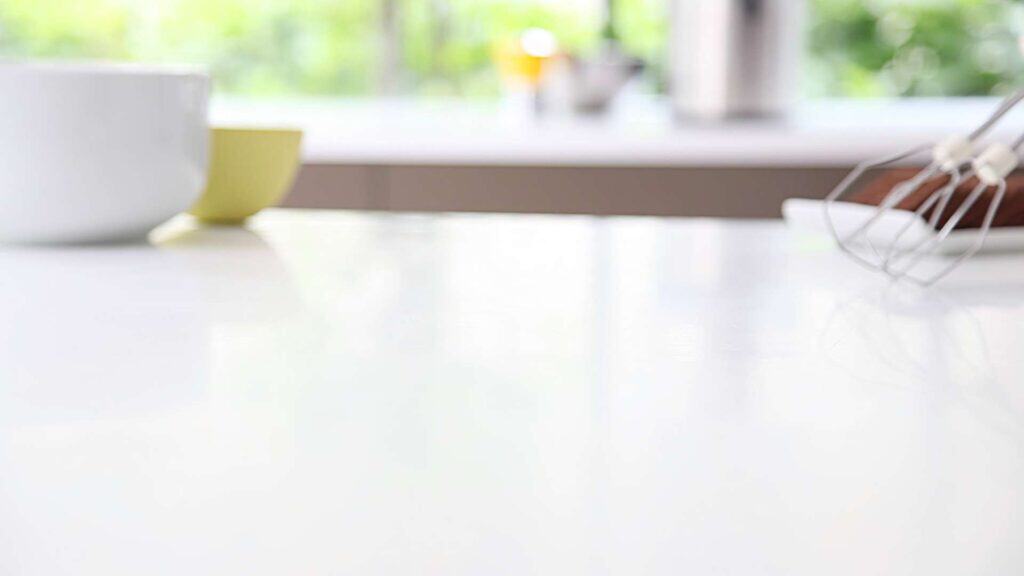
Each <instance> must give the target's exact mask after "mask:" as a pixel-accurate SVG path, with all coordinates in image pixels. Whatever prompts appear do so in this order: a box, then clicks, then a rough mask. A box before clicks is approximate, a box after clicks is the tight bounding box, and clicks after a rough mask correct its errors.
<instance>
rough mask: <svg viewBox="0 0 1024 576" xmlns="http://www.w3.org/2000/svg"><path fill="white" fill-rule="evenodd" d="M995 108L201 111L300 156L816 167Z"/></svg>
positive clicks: (362, 106) (966, 103) (852, 159)
mask: <svg viewBox="0 0 1024 576" xmlns="http://www.w3.org/2000/svg"><path fill="white" fill-rule="evenodd" d="M995 105H996V101H995V100H992V99H911V100H903V101H852V100H824V101H814V102H808V103H805V104H803V105H802V106H801V107H799V108H798V109H797V110H796V111H795V112H794V113H793V114H792V115H791V117H790V118H788V119H785V120H778V121H753V120H745V121H732V122H725V123H717V124H708V123H704V124H699V123H681V122H673V121H672V119H671V114H670V113H669V105H668V103H667V102H665V101H663V100H657V99H648V98H640V97H632V98H630V99H628V100H626V101H624V102H623V104H622V105H621V106H619V107H618V108H617V109H616V110H615V111H614V112H613V113H611V114H609V115H607V116H606V117H602V118H546V119H538V118H537V117H535V116H532V115H531V114H529V113H528V112H527V111H526V110H525V107H520V108H516V107H514V106H509V105H502V104H480V103H467V102H458V101H421V100H367V101H358V100H341V101H311V100H299V101H284V102H265V101H264V102H256V101H241V100H217V101H216V102H215V103H214V106H213V110H212V113H211V116H212V120H213V123H214V124H215V125H218V124H219V125H289V126H297V127H300V128H303V129H304V130H305V132H306V140H305V151H304V161H305V163H307V164H328V165H330V164H335V165H427V166H446V165H452V166H578V167H586V166H611V167H614V166H622V167H644V166H650V167H748V166H749V167H753V166H757V167H828V166H848V165H852V164H856V163H857V162H859V161H861V160H863V159H865V158H871V157H875V156H880V155H885V154H890V153H892V152H895V151H898V150H900V149H903V148H907V147H910V146H914V145H918V144H921V143H923V142H929V141H933V140H936V139H938V138H941V137H943V136H945V135H947V134H949V133H956V132H963V131H967V130H970V129H971V128H972V127H973V126H975V125H976V124H978V123H980V121H981V120H982V119H983V118H984V117H985V116H986V115H987V114H988V113H989V112H990V111H991V110H992V108H993V107H994V106H995ZM1004 126H1007V127H1017V128H1015V130H1016V129H1021V127H1024V123H1022V122H1020V119H1019V118H1016V119H1014V118H1011V119H1010V120H1009V122H1006V123H1005V124H1004ZM1001 135H1002V134H1001ZM1013 136H1015V134H1013V131H1006V132H1005V137H1006V138H1007V139H1009V138H1012V137H1013Z"/></svg>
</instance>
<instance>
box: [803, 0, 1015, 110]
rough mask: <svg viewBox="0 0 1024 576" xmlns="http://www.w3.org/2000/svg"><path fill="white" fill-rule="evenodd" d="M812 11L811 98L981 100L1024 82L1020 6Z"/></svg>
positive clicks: (826, 0) (915, 4) (979, 3)
mask: <svg viewBox="0 0 1024 576" xmlns="http://www.w3.org/2000/svg"><path fill="white" fill-rule="evenodd" d="M810 8H811V13H810V16H811V17H810V25H809V28H810V29H809V33H808V42H809V50H808V54H809V56H810V58H809V61H808V63H807V67H808V73H807V74H806V75H805V78H806V79H807V83H808V86H807V91H808V92H809V93H810V94H811V95H828V96H854V97H870V96H897V95H898V96H940V95H946V96H964V95H981V94H991V93H999V92H1005V91H1007V90H1008V89H1009V87H1010V86H1016V85H1019V84H1020V82H1021V80H1022V62H1021V54H1020V49H1019V43H1018V40H1017V35H1018V34H1019V33H1021V32H1022V31H1024V27H1022V26H1021V25H1020V21H1021V5H1020V4H1017V3H1015V2H1010V1H1009V0H916V1H914V0H873V1H864V0H812V1H811V5H810Z"/></svg>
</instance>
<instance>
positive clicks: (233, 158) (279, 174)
mask: <svg viewBox="0 0 1024 576" xmlns="http://www.w3.org/2000/svg"><path fill="white" fill-rule="evenodd" d="M301 150H302V131H301V130H290V129H251V128H214V129H213V130H211V134H210V172H209V177H208V178H209V180H208V183H207V187H206V191H205V192H203V195H202V196H201V197H200V198H199V201H197V202H196V203H195V205H193V206H192V208H191V209H189V213H190V214H192V215H193V216H195V217H197V218H199V219H200V220H204V221H207V222H212V223H219V224H238V223H241V222H243V221H245V219H246V218H249V217H250V216H253V215H254V214H256V213H257V212H259V211H260V210H263V209H264V208H269V207H271V206H276V205H277V204H278V203H279V202H280V201H281V200H282V199H283V198H284V195H285V194H286V193H287V192H288V191H289V190H290V189H291V185H292V182H293V181H294V180H295V173H296V171H297V170H298V167H299V161H300V156H301Z"/></svg>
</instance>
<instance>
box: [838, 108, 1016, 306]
mask: <svg viewBox="0 0 1024 576" xmlns="http://www.w3.org/2000/svg"><path fill="white" fill-rule="evenodd" d="M1021 101H1024V90H1021V91H1019V92H1016V93H1014V94H1012V95H1010V96H1009V97H1007V98H1006V99H1005V100H1003V102H1002V103H1001V104H1000V105H999V107H998V108H997V109H996V110H995V111H994V112H993V113H992V115H991V116H989V117H988V119H986V120H985V122H984V123H982V124H981V125H980V126H978V127H977V128H976V129H975V130H974V131H973V132H971V133H970V134H969V135H967V136H961V135H958V136H951V137H949V138H946V139H945V140H942V141H941V142H939V143H937V144H925V145H921V146H917V147H914V148H911V149H909V150H905V151H903V152H900V153H898V154H894V155H892V156H887V157H884V158H879V159H875V160H869V161H867V162H863V163H862V164H860V165H858V166H857V167H856V168H855V169H854V170H853V171H852V172H851V173H850V174H849V175H848V176H847V177H846V178H844V179H843V181H842V182H840V183H839V185H838V186H836V188H835V189H834V190H833V191H832V192H831V193H830V194H829V195H828V196H827V197H826V198H825V203H824V206H825V221H826V224H827V226H828V230H829V231H830V232H831V233H832V235H833V237H834V238H835V240H836V243H837V244H838V245H839V247H840V248H841V249H842V250H843V251H844V252H845V253H847V254H848V255H850V256H851V257H852V258H853V259H854V260H855V261H856V262H858V263H860V264H862V265H864V266H867V267H869V268H872V269H875V270H879V271H882V272H884V273H885V274H887V275H889V276H890V277H891V278H892V279H894V280H904V279H905V280H909V281H912V282H915V283H918V284H921V285H924V286H928V285H931V284H934V283H936V282H938V281H939V280H941V279H942V278H944V277H945V276H947V275H948V274H949V273H950V272H952V271H953V270H954V269H956V267H957V266H959V265H960V264H961V263H963V262H964V261H965V260H967V259H968V258H970V257H972V256H974V255H975V254H976V253H977V252H978V250H980V249H981V247H982V246H983V245H984V243H985V239H986V238H987V237H988V234H989V231H990V230H991V229H992V223H993V221H994V220H995V217H996V213H997V212H998V211H999V207H1000V205H1001V204H1002V202H1003V198H1004V197H1005V195H1006V177H1007V176H1008V175H1009V174H1010V173H1011V172H1013V170H1014V169H1015V168H1016V167H1017V165H1018V163H1019V156H1018V154H1019V152H1020V151H1021V149H1022V148H1024V136H1021V137H1020V138H1018V140H1017V141H1016V142H1014V144H1013V145H1012V146H1007V145H1006V144H1003V143H999V142H997V143H993V144H990V145H988V146H987V147H986V148H984V149H983V151H982V152H981V153H980V154H977V155H976V154H975V151H976V150H978V149H979V146H978V144H979V142H980V140H982V139H983V138H984V137H985V136H987V135H988V134H989V132H991V131H992V129H993V128H994V127H995V126H996V125H998V124H999V122H1000V121H1001V120H1002V119H1003V118H1004V117H1005V116H1006V115H1007V114H1008V113H1009V112H1010V111H1011V110H1013V109H1014V108H1015V107H1016V106H1017V105H1018V104H1020V103H1021ZM929 149H931V150H932V161H931V163H930V164H929V165H928V166H926V167H925V168H924V169H922V170H921V171H920V172H918V173H917V174H916V175H915V176H913V177H912V178H910V179H908V180H905V181H903V182H900V183H899V184H897V185H895V186H893V188H892V189H891V190H890V191H889V193H888V194H886V195H885V197H884V198H883V199H882V201H881V202H880V203H879V204H878V207H877V209H876V210H875V211H874V212H873V214H872V215H871V216H870V217H869V218H867V219H866V220H865V221H863V222H861V223H859V224H857V225H854V226H853V227H852V228H853V230H852V231H850V232H846V231H845V230H844V231H842V232H840V229H839V227H838V226H837V225H836V222H835V220H834V218H833V210H832V209H833V206H834V204H835V203H836V202H838V201H840V200H841V199H842V198H844V197H845V196H846V195H847V194H849V193H850V192H851V191H852V190H854V187H855V185H856V184H857V183H858V182H859V181H860V180H861V179H862V178H863V177H864V175H865V174H866V173H868V172H869V171H872V170H876V169H882V168H887V167H890V166H894V165H898V164H901V163H904V162H905V161H907V160H909V159H911V158H913V157H915V156H917V155H919V154H922V153H924V152H926V151H927V150H929ZM971 178H977V180H978V184H977V185H976V186H975V187H974V188H973V190H972V191H971V192H970V193H969V194H968V195H967V197H966V198H965V199H964V201H963V202H961V203H960V205H959V206H956V207H955V208H954V209H953V213H952V214H951V215H950V217H949V219H948V220H946V221H945V223H943V224H942V225H941V227H940V226H939V223H940V222H941V219H942V216H943V214H945V213H946V211H947V210H948V209H949V208H950V206H949V204H950V200H951V199H952V198H953V195H954V192H955V191H956V190H957V188H958V187H959V186H960V185H961V184H962V183H964V182H966V181H968V180H970V179H971ZM929 187H935V188H936V189H935V191H934V192H932V193H931V194H929V195H928V197H927V198H925V199H924V202H922V203H921V204H920V205H919V206H918V207H917V208H916V209H915V210H914V211H913V213H912V214H911V213H903V214H900V215H901V216H903V218H902V220H900V222H902V223H901V224H900V225H898V226H897V227H896V228H895V232H894V234H892V236H891V239H890V240H889V241H888V242H886V245H883V246H876V245H875V243H874V242H872V240H871V239H870V238H869V232H871V231H872V229H874V228H875V227H877V226H878V225H879V223H880V222H882V221H883V219H886V218H887V217H889V215H892V214H894V213H896V212H903V211H898V210H896V207H897V206H898V205H899V204H900V203H901V202H903V201H904V200H906V199H907V198H909V197H911V196H912V195H913V194H915V193H916V192H919V191H921V190H924V189H927V188H929ZM989 190H993V196H992V200H991V201H990V202H989V206H988V210H987V211H986V212H985V217H984V219H983V221H982V225H981V228H979V229H978V231H977V236H976V238H975V240H974V241H973V242H972V243H971V244H970V246H969V247H968V248H967V249H966V250H964V251H963V252H962V253H960V254H959V255H956V256H954V257H953V258H952V259H950V260H949V261H948V262H945V263H944V265H943V266H941V267H940V269H939V270H938V271H937V272H934V273H932V274H930V275H918V274H914V273H913V272H914V271H915V269H917V268H918V266H919V265H920V264H921V263H922V262H923V261H924V260H926V259H927V258H928V257H929V256H932V255H934V254H935V253H936V252H937V251H938V250H939V248H940V247H941V246H942V244H943V243H944V242H945V241H946V240H947V239H948V238H949V236H950V234H951V233H952V232H953V230H954V229H956V227H957V226H958V225H959V224H960V222H961V221H962V220H963V218H964V216H965V215H967V213H968V212H969V211H970V210H971V208H973V207H974V205H975V204H977V203H978V201H979V200H980V199H981V198H982V197H983V196H984V195H985V193H986V192H987V191H989ZM929 211H931V214H930V215H929V216H928V217H927V219H926V220H925V215H926V214H928V213H929ZM922 221H926V222H927V225H928V227H929V229H930V230H932V231H934V232H935V233H934V234H918V235H916V236H917V238H911V239H910V240H907V239H906V238H905V237H906V236H907V233H908V232H909V231H910V230H911V229H912V228H913V227H914V225H915V223H919V222H922Z"/></svg>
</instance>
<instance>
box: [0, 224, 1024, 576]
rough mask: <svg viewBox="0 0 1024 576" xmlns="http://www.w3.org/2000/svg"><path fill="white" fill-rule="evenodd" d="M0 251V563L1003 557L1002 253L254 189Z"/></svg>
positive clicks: (975, 561) (572, 569) (1011, 398)
mask: <svg viewBox="0 0 1024 576" xmlns="http://www.w3.org/2000/svg"><path fill="white" fill-rule="evenodd" d="M0 270H3V271H4V275H3V277H2V278H0V307H2V308H0V312H2V315H3V316H2V317H3V320H4V321H3V323H2V326H0V334H2V339H0V342H3V344H4V347H3V349H2V350H0V376H2V379H0V469H3V470H4V474H3V475H0V572H11V571H14V572H17V570H11V568H12V567H15V568H18V569H22V571H25V570H24V569H25V568H27V569H28V570H27V571H28V572H32V573H59V572H67V571H72V569H73V571H77V572H88V573H110V574H117V573H186V572H187V573H193V574H206V573H210V574H213V573H239V572H245V573H247V574H257V575H259V574H268V575H270V574H283V573H314V574H320V573H350V572H351V573H355V572H358V573H394V572H402V573H408V572H444V573H465V574H479V573H493V572H514V573H524V572H541V573H629V572H631V571H635V569H636V567H637V566H643V567H644V568H645V570H644V571H645V572H646V573H653V574H661V573H664V574H675V573H679V572H687V573H697V574H702V573H723V572H724V573H758V574H765V573H767V574H822V573H829V574H864V573H878V572H887V573H907V574H917V573H920V574H929V575H935V574H963V573H971V574H977V573H1010V572H1016V571H1019V570H1020V569H1021V568H1022V565H1021V563H1020V557H1019V555H1017V554H1016V553H1015V550H1018V549H1020V546H1021V545H1024V542H1022V540H1021V539H1022V536H1021V534H1024V493H1021V492H1020V490H1019V486H1020V485H1021V482H1022V481H1024V451H1022V450H1021V447H1022V440H1024V426H1022V424H1024V389H1022V388H1021V387H1020V383H1021V381H1022V379H1021V375H1022V374H1024V355H1022V354H1020V353H1019V351H1020V350H1021V349H1022V348H1024V330H1022V329H1021V328H1020V327H1021V326H1022V325H1024V292H1022V291H1021V289H1020V287H1021V286H1024V259H1022V258H1020V257H1014V256H1001V257H997V258H979V259H976V260H972V261H971V262H968V263H966V264H965V266H964V267H963V268H962V269H961V270H959V271H957V273H956V275H955V276H953V277H950V279H949V282H948V283H946V284H944V285H943V286H942V288H941V289H939V290H936V291H921V290H917V289H909V288H905V287H898V286H887V285H885V284H883V283H881V282H880V280H879V279H878V278H876V277H875V276H874V275H870V274H864V273H862V271H861V270H860V269H859V268H857V267H855V266H854V265H852V264H850V263H848V262H846V260H845V259H843V258H842V257H841V256H840V255H838V254H837V253H836V252H835V251H833V250H832V249H831V248H830V247H828V246H827V245H825V244H822V243H821V242H819V241H818V240H816V239H812V238H805V237H801V236H798V235H793V234H790V233H789V232H787V231H785V230H784V229H782V227H781V225H780V224H778V223H774V222H727V221H711V220H694V221H687V220H670V219H646V218H611V219H601V218H591V217H554V216H496V215H441V216H425V215H416V214H362V213H339V212H300V211H269V212H268V213H266V214H264V215H262V216H260V217H258V218H256V219H255V220H254V221H253V222H252V223H251V224H250V225H249V226H248V227H247V228H216V227H203V226H200V225H198V224H196V223H195V222H193V221H190V220H187V219H180V220H178V221H175V222H172V223H171V224H169V225H168V226H167V227H166V228H164V229H162V230H160V231H159V232H158V233H157V234H156V235H154V237H153V244H152V245H151V246H135V247H122V248H116V247H108V248H95V249H92V248H90V249H46V250H38V249H30V250H25V249H2V250H0ZM110 486H116V489H113V488H111V487H110ZM30 527H31V529H29V528H30ZM101 528H102V529H101ZM43 534H45V537H44V536H42V535H43ZM128 539H130V541H131V542H132V544H133V545H132V547H131V549H130V550H127V551H126V549H125V547H124V546H123V545H122V544H123V542H125V541H126V540H128ZM158 558H159V559H160V560H159V561H157V560H155V559H158Z"/></svg>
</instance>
